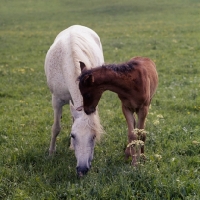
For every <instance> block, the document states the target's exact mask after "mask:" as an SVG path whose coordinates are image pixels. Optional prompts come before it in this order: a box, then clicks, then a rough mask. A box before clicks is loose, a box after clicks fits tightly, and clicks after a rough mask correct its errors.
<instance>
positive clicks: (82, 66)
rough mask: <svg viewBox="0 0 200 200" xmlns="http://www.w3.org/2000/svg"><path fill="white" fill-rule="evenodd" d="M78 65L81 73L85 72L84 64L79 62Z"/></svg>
mask: <svg viewBox="0 0 200 200" xmlns="http://www.w3.org/2000/svg"><path fill="white" fill-rule="evenodd" d="M79 63H80V68H81V72H83V71H84V70H86V66H85V63H83V62H81V61H79Z"/></svg>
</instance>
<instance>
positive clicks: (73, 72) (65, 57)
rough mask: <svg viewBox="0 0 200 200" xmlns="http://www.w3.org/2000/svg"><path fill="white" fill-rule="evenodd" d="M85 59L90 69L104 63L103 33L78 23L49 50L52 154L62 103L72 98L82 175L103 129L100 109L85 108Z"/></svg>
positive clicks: (74, 146)
mask: <svg viewBox="0 0 200 200" xmlns="http://www.w3.org/2000/svg"><path fill="white" fill-rule="evenodd" d="M82 62H83V63H85V65H86V67H87V69H91V68H92V67H93V66H101V65H102V64H103V63H104V57H103V51H102V45H101V41H100V38H99V36H98V35H97V34H96V33H95V32H94V31H93V30H91V29H89V28H87V27H84V26H79V25H74V26H71V27H69V28H67V29H66V30H64V31H62V32H61V33H59V34H58V36H57V37H56V39H55V41H54V43H53V44H52V46H51V47H50V49H49V50H48V52H47V55H46V59H45V74H46V77H47V84H48V87H49V89H50V91H51V93H52V106H53V109H54V124H53V126H52V136H51V142H50V148H49V154H50V155H52V154H53V153H54V152H55V150H56V137H57V135H58V134H59V132H60V130H61V126H60V120H61V116H62V106H64V105H65V104H68V103H69V101H70V110H71V114H72V116H73V125H72V130H71V145H70V147H71V149H74V150H75V156H76V159H77V167H76V169H77V174H78V175H79V176H82V175H84V174H86V173H87V171H88V170H89V169H90V167H91V161H92V159H93V152H94V145H95V138H96V139H98V138H99V137H100V134H101V133H102V127H101V125H100V120H99V116H98V112H97V111H96V113H94V114H93V115H86V114H85V112H84V111H83V107H82V105H83V98H82V96H81V93H80V91H79V87H78V81H77V77H78V76H79V75H80V74H81V68H80V65H81V63H82ZM71 101H72V102H73V104H72V103H71Z"/></svg>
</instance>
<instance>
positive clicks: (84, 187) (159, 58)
mask: <svg viewBox="0 0 200 200" xmlns="http://www.w3.org/2000/svg"><path fill="white" fill-rule="evenodd" d="M0 5H1V6H0V122H1V123H0V152H1V153H0V198H1V199H200V192H199V191H200V134H199V132H200V123H199V119H200V70H199V69H200V68H199V66H200V57H199V55H200V26H199V24H200V18H199V14H200V3H199V1H197V0H190V1H189V0H176V1H175V0H172V1H167V0H163V1H159V0H152V1H147V0H140V1H136V0H123V1H114V0H110V1H105V0H102V1H99V0H94V1H80V0H78V1H74V2H72V1H69V0H67V1H64V0H59V1H54V0H48V1H47V0H44V1H38V0H36V1H32V0H27V1H22V0H16V1H6V0H0ZM73 24H81V25H85V26H88V27H90V28H92V29H93V30H95V31H96V32H97V33H98V35H99V36H100V38H101V41H102V45H103V49H104V56H105V61H106V63H113V62H115V63H118V62H123V61H127V60H129V59H130V58H131V57H133V56H138V55H140V56H147V57H150V58H151V59H152V60H154V61H155V63H156V65H157V70H158V74H159V87H158V90H157V93H156V95H155V97H154V99H153V101H152V105H151V109H150V112H149V115H148V119H147V122H146V130H147V131H148V135H147V142H146V156H147V161H146V163H145V164H144V165H141V166H139V167H138V168H137V169H135V168H133V167H132V166H131V165H130V161H125V160H124V148H125V147H126V145H127V126H126V121H125V119H124V116H123V114H122V111H121V106H120V101H119V99H118V98H117V96H116V95H115V94H113V93H111V92H106V93H105V94H104V95H103V97H102V99H101V100H100V103H99V112H100V117H101V121H102V125H103V127H104V129H105V132H106V134H105V135H104V136H103V138H102V140H101V142H100V143H99V144H97V145H96V147H95V156H94V161H93V163H92V169H91V171H90V172H89V173H88V175H87V176H85V177H84V178H83V179H81V180H79V179H77V177H76V172H75V167H76V159H75V156H74V153H73V152H72V151H70V150H69V148H68V147H69V134H70V129H71V124H72V121H71V117H70V113H69V106H65V108H64V114H63V118H62V131H61V133H60V135H59V137H58V141H57V154H56V155H55V156H54V157H53V158H51V159H50V158H49V157H48V154H47V152H48V147H49V141H50V134H51V125H52V123H53V111H52V108H51V95H50V92H49V90H48V88H47V86H46V78H45V75H44V69H43V65H44V58H45V55H46V52H47V50H48V48H49V47H50V45H51V44H52V42H53V40H54V38H55V37H56V35H57V34H58V33H59V32H60V31H61V30H63V29H65V28H67V27H69V26H70V25H73Z"/></svg>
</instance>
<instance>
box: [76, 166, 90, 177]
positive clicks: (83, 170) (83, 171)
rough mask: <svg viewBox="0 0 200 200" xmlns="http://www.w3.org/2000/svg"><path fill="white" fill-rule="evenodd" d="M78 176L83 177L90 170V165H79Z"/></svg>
mask: <svg viewBox="0 0 200 200" xmlns="http://www.w3.org/2000/svg"><path fill="white" fill-rule="evenodd" d="M76 171H77V175H78V177H83V176H84V175H86V174H87V172H88V171H89V168H88V167H77V168H76Z"/></svg>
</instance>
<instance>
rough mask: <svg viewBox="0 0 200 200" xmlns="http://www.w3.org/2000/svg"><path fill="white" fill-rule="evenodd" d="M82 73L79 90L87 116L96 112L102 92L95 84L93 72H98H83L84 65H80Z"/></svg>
mask: <svg viewBox="0 0 200 200" xmlns="http://www.w3.org/2000/svg"><path fill="white" fill-rule="evenodd" d="M81 66H82V67H81V70H82V73H81V75H80V76H79V89H80V92H81V94H82V96H83V107H84V111H85V113H86V114H87V115H90V114H91V113H94V112H95V111H96V106H97V104H98V103H99V100H100V98H101V96H102V93H103V92H104V90H103V88H102V87H98V85H97V83H96V82H95V79H94V75H93V71H96V69H97V70H98V69H99V68H95V69H94V70H87V71H86V70H85V69H86V68H85V67H84V63H82V64H81Z"/></svg>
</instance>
